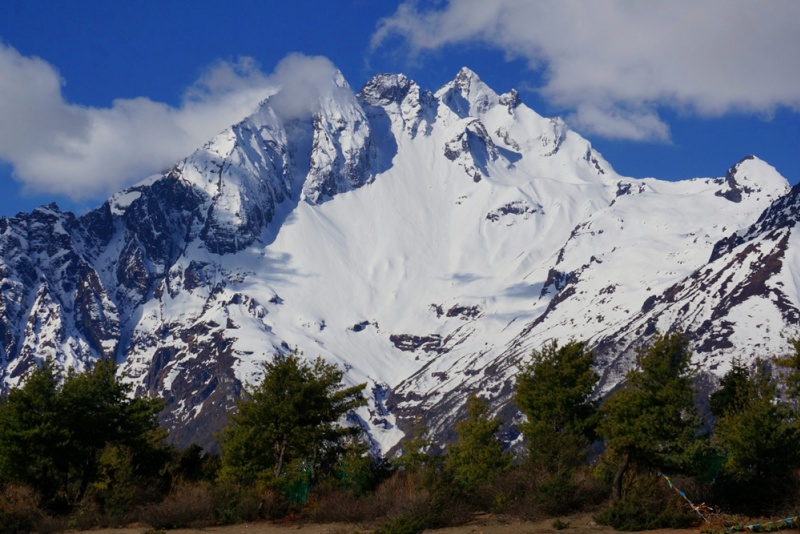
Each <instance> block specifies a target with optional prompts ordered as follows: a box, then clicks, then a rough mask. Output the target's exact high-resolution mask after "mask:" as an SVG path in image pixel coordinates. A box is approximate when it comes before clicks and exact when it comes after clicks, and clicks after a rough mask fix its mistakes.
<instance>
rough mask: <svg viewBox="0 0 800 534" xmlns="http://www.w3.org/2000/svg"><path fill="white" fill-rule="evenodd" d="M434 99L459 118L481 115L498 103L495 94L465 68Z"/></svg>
mask: <svg viewBox="0 0 800 534" xmlns="http://www.w3.org/2000/svg"><path fill="white" fill-rule="evenodd" d="M436 97H437V98H439V100H441V101H442V102H443V103H444V104H445V105H446V106H447V107H449V108H450V109H451V110H452V111H453V112H454V113H455V114H456V115H458V116H459V117H461V118H464V117H468V116H473V117H478V116H480V115H483V114H484V113H486V112H487V111H488V110H489V109H491V108H492V107H494V106H495V105H497V104H498V102H499V101H500V97H499V96H498V95H497V93H496V92H495V91H494V90H493V89H492V88H491V87H489V86H488V85H486V84H485V83H484V82H483V81H481V79H480V78H479V77H478V75H477V74H475V72H473V71H472V70H470V69H468V68H467V67H463V68H462V69H461V70H460V71H458V74H456V77H455V78H453V79H452V80H451V81H450V82H448V83H446V84H445V85H443V86H442V88H441V89H439V90H438V91H437V92H436Z"/></svg>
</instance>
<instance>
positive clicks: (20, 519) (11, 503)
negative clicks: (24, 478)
mask: <svg viewBox="0 0 800 534" xmlns="http://www.w3.org/2000/svg"><path fill="white" fill-rule="evenodd" d="M41 516H42V514H41V512H40V510H39V495H38V494H37V493H36V491H35V490H33V488H31V487H29V486H23V485H21V484H9V485H7V486H6V487H4V488H3V490H2V492H0V534H17V533H26V534H27V533H28V532H30V531H31V530H33V529H34V527H35V526H36V525H37V524H38V522H39V519H40V518H41Z"/></svg>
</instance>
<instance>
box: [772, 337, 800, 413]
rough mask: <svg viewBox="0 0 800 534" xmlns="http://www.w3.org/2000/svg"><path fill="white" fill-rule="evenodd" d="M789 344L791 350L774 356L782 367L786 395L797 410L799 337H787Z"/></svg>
mask: <svg viewBox="0 0 800 534" xmlns="http://www.w3.org/2000/svg"><path fill="white" fill-rule="evenodd" d="M789 344H790V345H791V346H792V352H791V353H790V354H788V355H786V356H783V357H780V358H776V359H775V363H777V364H778V366H780V367H782V368H783V371H784V378H783V381H784V384H785V385H786V397H787V398H788V400H789V401H790V402H791V403H792V404H793V407H794V409H795V410H797V409H798V408H800V337H792V338H789Z"/></svg>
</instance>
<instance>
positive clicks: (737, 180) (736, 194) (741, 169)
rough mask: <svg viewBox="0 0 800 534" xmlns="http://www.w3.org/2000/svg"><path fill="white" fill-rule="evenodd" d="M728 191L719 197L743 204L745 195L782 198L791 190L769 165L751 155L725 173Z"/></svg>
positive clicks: (721, 192) (784, 179) (721, 193)
mask: <svg viewBox="0 0 800 534" xmlns="http://www.w3.org/2000/svg"><path fill="white" fill-rule="evenodd" d="M723 180H724V183H725V184H726V185H727V187H728V189H726V190H725V191H718V192H717V193H716V194H717V196H720V197H724V198H726V199H728V200H730V201H731V202H737V203H738V202H741V201H742V198H743V196H744V195H749V194H754V193H761V192H764V193H765V194H766V195H767V196H773V195H774V196H776V197H777V196H780V195H782V194H784V193H786V192H787V191H788V190H789V182H787V181H786V178H784V177H783V176H781V175H780V174H779V173H778V171H777V170H775V168H774V167H773V166H772V165H770V164H769V163H767V162H765V161H764V160H761V159H759V158H757V157H756V156H754V155H752V154H750V155H748V156H745V157H744V158H742V159H741V160H739V161H738V162H737V163H736V164H735V165H733V166H732V167H731V168H730V169H728V172H727V173H725V178H724V179H723Z"/></svg>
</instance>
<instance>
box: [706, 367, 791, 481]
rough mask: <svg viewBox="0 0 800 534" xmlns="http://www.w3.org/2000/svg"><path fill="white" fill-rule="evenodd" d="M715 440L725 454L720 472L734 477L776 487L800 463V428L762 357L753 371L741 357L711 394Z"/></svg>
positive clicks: (788, 476) (787, 478)
mask: <svg viewBox="0 0 800 534" xmlns="http://www.w3.org/2000/svg"><path fill="white" fill-rule="evenodd" d="M711 411H712V414H713V415H714V416H716V417H717V418H718V419H717V424H716V427H715V429H714V443H715V444H716V445H717V446H718V447H719V448H720V449H721V450H722V451H723V452H724V453H725V454H726V455H727V460H726V462H725V464H724V466H723V470H724V471H723V472H724V474H725V475H726V476H727V477H730V478H733V479H734V480H735V481H737V482H743V483H751V482H755V481H760V482H763V483H765V485H767V486H771V487H776V486H780V482H786V481H788V480H789V479H790V478H791V473H793V471H794V470H795V469H796V468H797V467H800V432H798V428H797V426H796V425H795V424H793V423H792V411H791V409H790V408H789V407H788V406H787V405H786V404H785V403H781V402H778V389H777V384H776V383H775V381H774V380H773V378H772V374H771V372H770V369H769V368H768V366H767V365H766V362H764V361H763V360H756V364H755V367H754V370H753V372H748V370H747V369H746V368H745V367H744V366H743V365H742V364H741V362H734V366H733V368H732V369H731V370H730V371H728V373H727V374H726V375H725V376H724V377H723V379H722V381H721V383H720V389H719V390H718V391H716V392H714V393H713V394H712V395H711Z"/></svg>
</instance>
